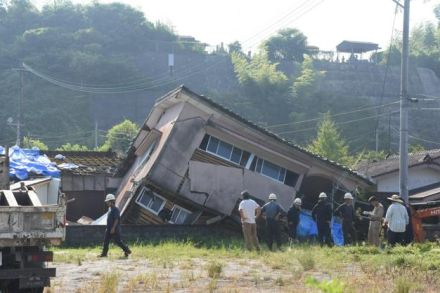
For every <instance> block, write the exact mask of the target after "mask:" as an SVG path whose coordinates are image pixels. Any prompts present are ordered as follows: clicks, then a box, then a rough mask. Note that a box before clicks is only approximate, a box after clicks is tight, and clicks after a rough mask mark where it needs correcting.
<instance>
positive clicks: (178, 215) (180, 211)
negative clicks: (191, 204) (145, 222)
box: [170, 205, 191, 224]
mask: <svg viewBox="0 0 440 293" xmlns="http://www.w3.org/2000/svg"><path fill="white" fill-rule="evenodd" d="M189 215H191V212H190V211H188V210H186V209H184V208H182V207H180V206H178V205H174V207H173V213H172V215H171V219H170V223H172V224H183V223H185V221H186V219H187V218H188V216H189Z"/></svg>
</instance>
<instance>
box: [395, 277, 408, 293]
mask: <svg viewBox="0 0 440 293" xmlns="http://www.w3.org/2000/svg"><path fill="white" fill-rule="evenodd" d="M411 287H412V284H411V282H410V281H409V280H408V279H405V278H399V279H397V281H396V282H395V289H394V293H409V291H410V290H411Z"/></svg>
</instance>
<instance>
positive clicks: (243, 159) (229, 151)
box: [199, 134, 250, 167]
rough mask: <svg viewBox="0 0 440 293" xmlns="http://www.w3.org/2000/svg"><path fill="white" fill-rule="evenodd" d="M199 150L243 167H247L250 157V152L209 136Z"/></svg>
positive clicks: (206, 136) (204, 139)
mask: <svg viewBox="0 0 440 293" xmlns="http://www.w3.org/2000/svg"><path fill="white" fill-rule="evenodd" d="M199 148H200V149H202V150H204V151H207V152H208V153H210V154H213V155H215V156H217V157H220V158H222V159H225V160H228V161H230V162H233V163H235V164H237V165H240V166H243V167H244V166H246V163H247V161H248V159H249V157H250V153H249V152H246V151H243V150H242V149H240V148H238V147H236V146H234V145H232V144H230V143H227V142H224V141H221V140H220V139H218V138H215V137H213V136H211V135H208V134H206V135H205V137H204V138H203V140H202V143H201V144H200V146H199Z"/></svg>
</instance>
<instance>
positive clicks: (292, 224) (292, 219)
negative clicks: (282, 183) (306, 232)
mask: <svg viewBox="0 0 440 293" xmlns="http://www.w3.org/2000/svg"><path fill="white" fill-rule="evenodd" d="M301 205H302V201H301V198H299V197H297V198H295V200H294V201H293V204H292V207H291V208H290V209H289V211H288V212H287V224H288V226H289V237H290V240H298V239H297V236H296V230H297V227H298V224H299V214H300V212H301Z"/></svg>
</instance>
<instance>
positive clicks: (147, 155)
mask: <svg viewBox="0 0 440 293" xmlns="http://www.w3.org/2000/svg"><path fill="white" fill-rule="evenodd" d="M156 144H157V140H155V141H153V143H152V144H150V146H149V147H148V149H147V150H146V151H145V153H144V155H143V156H142V158H141V159H140V160H139V163H138V164H137V166H138V167H140V166H143V165H144V164H145V163H146V162H148V160H149V159H150V157H151V155H152V154H153V152H154V149H155V148H156Z"/></svg>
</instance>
